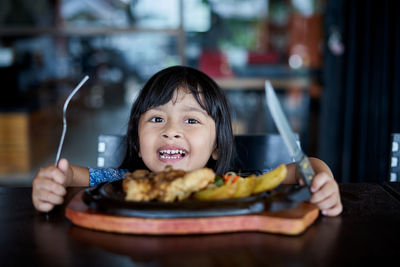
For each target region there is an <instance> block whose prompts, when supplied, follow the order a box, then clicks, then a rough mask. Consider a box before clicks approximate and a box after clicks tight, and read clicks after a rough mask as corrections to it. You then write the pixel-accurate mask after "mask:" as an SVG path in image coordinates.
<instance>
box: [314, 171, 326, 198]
mask: <svg viewBox="0 0 400 267" xmlns="http://www.w3.org/2000/svg"><path fill="white" fill-rule="evenodd" d="M330 179H331V177H330V176H329V175H328V174H327V173H324V172H321V173H319V174H317V175H316V176H315V177H314V179H313V180H312V184H311V192H313V193H315V192H317V191H319V190H320V188H321V187H322V186H323V185H324V184H326V183H327V182H328V181H329V180H330Z"/></svg>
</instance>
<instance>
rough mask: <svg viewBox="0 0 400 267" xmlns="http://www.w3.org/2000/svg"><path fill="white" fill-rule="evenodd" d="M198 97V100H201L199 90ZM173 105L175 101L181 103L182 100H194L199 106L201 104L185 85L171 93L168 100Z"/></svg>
mask: <svg viewBox="0 0 400 267" xmlns="http://www.w3.org/2000/svg"><path fill="white" fill-rule="evenodd" d="M199 99H200V101H203V97H202V95H201V92H199ZM169 102H171V103H172V104H173V105H176V104H177V103H182V102H195V103H196V104H198V105H199V106H201V103H199V102H198V101H197V99H196V97H195V96H194V94H193V93H192V92H191V91H190V90H189V89H188V88H186V87H178V88H176V89H175V91H174V94H173V95H172V98H171V99H170V101H169Z"/></svg>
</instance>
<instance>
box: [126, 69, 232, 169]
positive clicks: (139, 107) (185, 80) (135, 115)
mask: <svg viewBox="0 0 400 267" xmlns="http://www.w3.org/2000/svg"><path fill="white" fill-rule="evenodd" d="M177 88H184V89H187V90H188V92H189V91H190V93H191V94H192V95H193V96H194V98H195V99H196V100H197V102H198V103H199V104H200V106H201V107H202V108H203V109H204V110H205V111H207V113H208V114H209V115H210V116H211V117H212V118H213V119H214V121H215V129H216V145H217V154H218V159H217V160H216V161H215V160H213V159H212V158H211V157H210V160H209V161H208V163H207V167H209V168H212V169H213V170H214V171H215V172H216V173H217V174H223V173H225V172H226V171H227V170H229V168H230V167H231V164H232V159H233V154H234V142H233V132H232V125H231V116H230V112H229V107H228V103H227V100H226V97H225V94H224V92H223V91H222V90H221V89H220V88H219V86H218V85H217V84H216V83H215V82H214V81H213V80H212V79H211V78H210V77H208V76H207V75H206V74H205V73H203V72H201V71H199V70H196V69H194V68H191V67H185V66H173V67H169V68H166V69H163V70H161V71H159V72H157V73H156V74H155V75H153V76H152V77H151V78H150V79H149V80H148V81H147V83H146V84H145V85H144V87H143V88H142V90H141V91H140V94H139V96H138V97H137V99H136V101H135V102H134V103H133V106H132V110H131V114H130V118H129V123H128V130H127V134H126V136H125V138H126V143H127V150H126V154H125V157H124V160H123V162H122V164H121V166H120V168H125V169H129V170H133V169H139V168H140V169H143V168H146V169H147V167H146V166H145V165H144V163H143V161H142V159H141V158H140V157H139V155H138V154H139V136H138V125H139V118H140V116H141V115H142V114H143V113H145V112H146V111H147V110H148V109H150V108H154V107H158V106H160V105H163V104H166V103H168V102H169V101H170V100H171V99H172V97H173V95H174V92H175V90H176V89H177Z"/></svg>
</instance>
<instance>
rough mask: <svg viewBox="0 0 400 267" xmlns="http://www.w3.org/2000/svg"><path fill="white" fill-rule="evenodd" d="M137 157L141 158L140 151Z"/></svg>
mask: <svg viewBox="0 0 400 267" xmlns="http://www.w3.org/2000/svg"><path fill="white" fill-rule="evenodd" d="M138 156H139V158H141V157H142V153H140V150H139V153H138Z"/></svg>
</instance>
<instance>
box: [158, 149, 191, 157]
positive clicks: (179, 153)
mask: <svg viewBox="0 0 400 267" xmlns="http://www.w3.org/2000/svg"><path fill="white" fill-rule="evenodd" d="M158 153H159V155H160V158H162V159H180V158H183V157H184V156H186V152H185V151H183V150H180V149H175V150H174V149H165V150H160V151H159V152H158Z"/></svg>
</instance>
